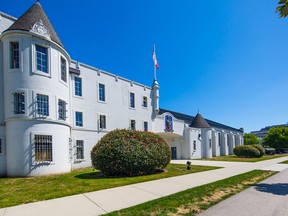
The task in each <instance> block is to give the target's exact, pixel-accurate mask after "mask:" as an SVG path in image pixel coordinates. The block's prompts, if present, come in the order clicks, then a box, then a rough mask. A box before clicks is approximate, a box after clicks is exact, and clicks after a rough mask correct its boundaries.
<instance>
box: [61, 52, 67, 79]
mask: <svg viewBox="0 0 288 216" xmlns="http://www.w3.org/2000/svg"><path fill="white" fill-rule="evenodd" d="M61 80H63V81H64V82H67V68H66V60H65V59H64V58H62V57H61Z"/></svg>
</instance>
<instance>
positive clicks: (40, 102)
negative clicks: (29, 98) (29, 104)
mask: <svg viewBox="0 0 288 216" xmlns="http://www.w3.org/2000/svg"><path fill="white" fill-rule="evenodd" d="M37 113H38V114H39V115H43V116H49V96H47V95H42V94H37Z"/></svg>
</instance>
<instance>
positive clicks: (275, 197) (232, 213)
mask: <svg viewBox="0 0 288 216" xmlns="http://www.w3.org/2000/svg"><path fill="white" fill-rule="evenodd" d="M251 215H253V216H288V169H285V170H283V171H282V172H280V173H278V174H276V175H274V176H272V177H270V178H268V179H266V180H264V181H262V182H260V183H258V184H257V185H255V186H253V187H251V188H248V189H247V190H245V191H242V192H241V193H239V194H237V195H235V196H232V197H230V198H228V199H226V200H224V201H222V202H220V203H218V204H217V205H215V206H213V207H211V208H209V209H207V210H206V211H205V212H203V213H201V214H199V216H251Z"/></svg>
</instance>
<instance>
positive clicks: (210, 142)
mask: <svg viewBox="0 0 288 216" xmlns="http://www.w3.org/2000/svg"><path fill="white" fill-rule="evenodd" d="M209 148H212V140H211V139H209Z"/></svg>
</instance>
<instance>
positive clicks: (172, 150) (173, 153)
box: [171, 147, 177, 159]
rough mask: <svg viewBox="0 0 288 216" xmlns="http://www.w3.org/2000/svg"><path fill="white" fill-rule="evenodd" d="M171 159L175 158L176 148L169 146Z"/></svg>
mask: <svg viewBox="0 0 288 216" xmlns="http://www.w3.org/2000/svg"><path fill="white" fill-rule="evenodd" d="M171 152H172V159H177V148H176V147H171Z"/></svg>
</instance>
